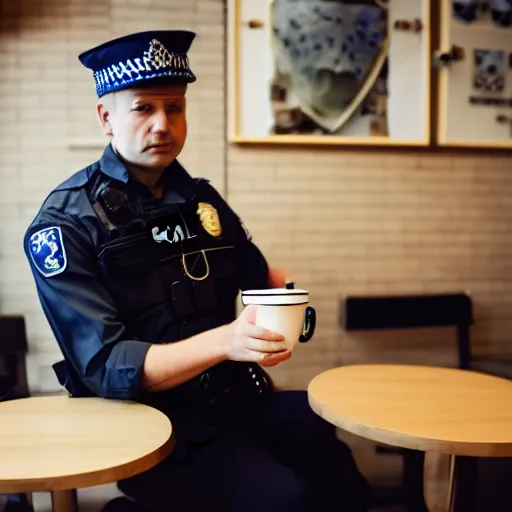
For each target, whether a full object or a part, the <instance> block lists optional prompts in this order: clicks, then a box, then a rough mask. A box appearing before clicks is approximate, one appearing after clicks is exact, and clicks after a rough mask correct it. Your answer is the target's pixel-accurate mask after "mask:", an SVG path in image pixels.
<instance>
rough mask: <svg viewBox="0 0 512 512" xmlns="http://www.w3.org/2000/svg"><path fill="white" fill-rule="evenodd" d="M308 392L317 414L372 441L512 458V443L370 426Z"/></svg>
mask: <svg viewBox="0 0 512 512" xmlns="http://www.w3.org/2000/svg"><path fill="white" fill-rule="evenodd" d="M307 394H308V402H309V405H310V407H311V409H312V410H313V412H315V414H317V415H318V416H320V417H321V418H323V419H324V420H326V421H327V422H329V423H331V424H332V425H334V426H336V427H338V428H340V429H342V430H345V431H346V432H350V433H351V434H354V435H356V436H359V437H362V438H365V439H369V440H371V441H375V442H378V443H382V444H386V445H389V446H395V447H399V448H409V449H412V450H418V451H422V452H436V453H445V454H450V455H465V456H470V457H512V442H507V443H492V442H487V443H469V442H465V441H461V442H458V441H446V440H443V439H432V438H426V437H421V436H414V435H411V434H405V433H402V432H393V431H391V430H384V429H382V428H379V427H375V426H372V425H367V424H364V423H361V422H358V421H356V420H353V419H350V418H346V417H343V416H342V415H341V414H340V413H338V412H336V411H334V410H332V409H330V408H329V407H327V406H326V405H324V404H322V403H321V402H320V401H319V400H317V399H316V398H315V397H314V396H313V395H312V393H311V391H310V389H309V387H308V390H307Z"/></svg>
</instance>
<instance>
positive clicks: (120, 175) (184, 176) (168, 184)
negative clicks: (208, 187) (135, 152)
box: [99, 144, 197, 202]
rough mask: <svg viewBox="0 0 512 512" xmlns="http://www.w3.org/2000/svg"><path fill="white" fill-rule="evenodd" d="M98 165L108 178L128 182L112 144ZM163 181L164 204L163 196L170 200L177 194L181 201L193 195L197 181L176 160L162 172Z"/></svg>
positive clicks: (126, 172) (125, 169) (125, 170)
mask: <svg viewBox="0 0 512 512" xmlns="http://www.w3.org/2000/svg"><path fill="white" fill-rule="evenodd" d="M99 164H100V169H101V172H102V173H103V174H106V175H107V176H109V177H110V178H112V179H114V180H117V181H121V182H123V183H128V182H129V181H130V179H131V178H130V173H129V172H128V169H127V168H126V165H125V164H124V162H123V161H122V160H121V158H119V156H118V155H117V153H116V152H115V151H114V149H113V148H112V144H109V145H108V146H107V147H106V148H105V151H104V152H103V155H102V157H101V159H100V161H99ZM163 179H164V183H165V192H164V202H168V201H165V196H167V197H168V198H169V199H170V198H171V196H175V194H178V195H179V196H181V198H183V199H189V198H191V197H192V196H193V195H194V192H195V189H196V185H197V180H195V179H194V178H192V176H190V174H189V173H188V172H187V171H186V170H185V169H184V168H183V166H182V165H181V164H180V163H179V162H178V160H174V161H173V162H172V163H171V165H169V167H167V168H166V169H165V170H164V174H163ZM142 186H144V185H142Z"/></svg>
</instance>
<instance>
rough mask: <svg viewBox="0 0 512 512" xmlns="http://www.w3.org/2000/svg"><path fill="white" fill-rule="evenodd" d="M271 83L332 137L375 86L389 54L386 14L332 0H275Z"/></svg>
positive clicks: (376, 7)
mask: <svg viewBox="0 0 512 512" xmlns="http://www.w3.org/2000/svg"><path fill="white" fill-rule="evenodd" d="M271 22H272V31H273V37H272V47H273V51H274V55H275V63H276V78H275V81H274V83H277V84H280V85H282V86H283V88H284V89H286V90H287V94H288V95H289V98H288V103H291V104H295V105H297V107H298V108H299V109H300V110H301V111H302V112H304V113H305V114H306V115H307V116H309V118H310V119H312V120H313V121H314V122H315V123H316V124H317V125H318V126H319V127H321V128H323V129H324V130H325V131H327V132H330V133H334V132H336V131H338V130H340V128H342V127H343V125H344V124H345V123H346V122H347V121H348V120H349V119H350V118H351V117H352V116H353V114H354V113H355V112H356V111H357V109H358V108H359V107H361V105H362V103H363V101H364V100H365V99H366V98H367V96H368V94H369V93H370V91H371V90H372V89H373V88H374V87H375V84H376V81H377V79H378V77H379V75H380V74H381V71H382V69H383V66H384V64H385V63H386V60H387V54H388V35H387V34H388V21H387V9H386V7H385V5H384V3H383V2H381V1H380V0H375V1H374V4H373V5H368V3H367V2H366V3H358V2H346V3H344V2H341V1H336V0H274V2H273V5H272V7H271Z"/></svg>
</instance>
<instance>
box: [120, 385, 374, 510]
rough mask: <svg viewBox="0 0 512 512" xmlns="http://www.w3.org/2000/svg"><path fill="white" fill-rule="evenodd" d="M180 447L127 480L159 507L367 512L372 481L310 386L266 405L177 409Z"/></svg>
mask: <svg viewBox="0 0 512 512" xmlns="http://www.w3.org/2000/svg"><path fill="white" fill-rule="evenodd" d="M171 420H172V423H173V427H174V429H175V432H176V446H175V448H174V451H173V453H172V454H171V455H170V456H169V457H168V458H167V459H166V460H164V461H163V462H162V463H160V464H159V465H158V466H156V467H155V468H153V469H151V470H149V471H147V472H145V473H143V474H141V475H138V476H135V477H132V478H129V479H127V480H123V481H121V482H119V484H118V485H119V488H120V490H121V491H122V492H123V493H125V494H126V495H127V496H130V497H131V498H133V499H134V500H136V501H137V502H139V503H141V504H142V505H145V506H147V507H148V508H150V509H152V510H158V511H165V512H174V511H179V512H181V511H190V512H195V511H197V512H199V511H204V512H262V511H265V512H288V511H289V512H313V511H315V512H316V511H318V512H325V511H330V510H338V511H344V512H361V511H364V510H367V509H368V507H369V504H370V487H369V485H368V483H367V482H366V480H365V478H364V477H363V476H362V475H361V473H360V472H359V471H358V469H357V467H356V464H355V462H354V458H353V456H352V453H351V451H350V449H349V448H348V446H347V445H345V444H344V443H342V442H341V441H339V440H338V439H337V438H336V436H335V428H334V427H333V426H332V425H330V424H328V423H327V422H325V421H324V420H322V419H321V418H320V417H319V416H317V415H316V414H315V413H314V412H313V411H312V410H311V408H310V406H309V404H308V401H307V395H306V392H304V391H282V392H273V393H271V394H270V395H269V396H268V398H267V399H266V400H265V401H264V402H263V403H262V404H260V405H254V404H251V405H250V406H248V405H247V404H245V405H244V404H239V405H238V406H237V408H236V410H232V409H228V408H224V409H223V408H219V409H216V408H212V410H210V411H201V412H189V413H184V412H180V413H175V414H172V415H171Z"/></svg>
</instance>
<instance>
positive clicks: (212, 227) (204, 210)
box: [197, 203, 222, 236]
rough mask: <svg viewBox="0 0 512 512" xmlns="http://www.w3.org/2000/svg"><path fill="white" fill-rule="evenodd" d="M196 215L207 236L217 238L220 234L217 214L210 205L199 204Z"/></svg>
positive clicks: (220, 229)
mask: <svg viewBox="0 0 512 512" xmlns="http://www.w3.org/2000/svg"><path fill="white" fill-rule="evenodd" d="M197 213H198V215H199V219H200V220H201V224H202V225H203V228H204V229H205V231H206V232H207V233H208V234H210V235H212V236H219V235H220V234H221V233H222V228H221V226H220V219H219V214H218V213H217V210H216V209H215V208H214V207H213V206H212V205H211V204H209V203H199V208H198V209H197Z"/></svg>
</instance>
